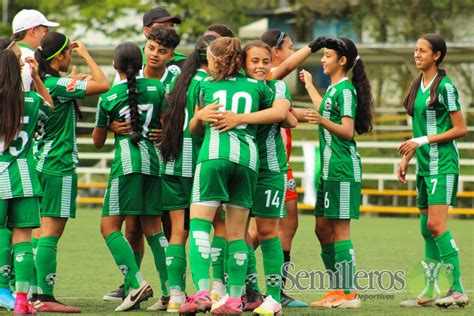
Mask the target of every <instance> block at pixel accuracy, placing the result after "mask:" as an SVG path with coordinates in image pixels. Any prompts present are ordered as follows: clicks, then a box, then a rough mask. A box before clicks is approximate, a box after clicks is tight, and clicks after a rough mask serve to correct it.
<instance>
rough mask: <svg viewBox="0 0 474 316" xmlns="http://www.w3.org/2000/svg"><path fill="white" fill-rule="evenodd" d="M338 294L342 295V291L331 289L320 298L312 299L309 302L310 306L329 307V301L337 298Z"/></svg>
mask: <svg viewBox="0 0 474 316" xmlns="http://www.w3.org/2000/svg"><path fill="white" fill-rule="evenodd" d="M340 295H344V292H343V291H341V290H332V291H329V292H327V293H326V294H325V295H324V296H323V298H322V299H320V300H319V301H314V302H312V303H311V304H310V306H311V307H325V308H330V307H331V303H332V302H333V301H334V300H335V299H336V298H338V297H339V296H340Z"/></svg>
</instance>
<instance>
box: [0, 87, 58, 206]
mask: <svg viewBox="0 0 474 316" xmlns="http://www.w3.org/2000/svg"><path fill="white" fill-rule="evenodd" d="M24 95H25V103H24V111H23V118H22V127H21V131H20V132H19V133H18V135H17V137H16V138H15V140H14V141H13V142H12V143H11V145H10V146H9V147H8V148H4V142H3V138H1V137H0V199H2V200H3V199H11V198H19V197H36V196H40V195H42V190H41V185H40V182H39V180H38V176H37V174H36V170H35V161H34V158H33V138H34V136H35V130H36V129H37V126H38V125H41V124H39V123H40V122H44V121H46V119H47V117H48V115H50V113H51V110H50V107H49V104H48V103H46V102H45V101H44V99H43V98H42V97H41V96H40V95H39V94H37V93H36V92H34V91H29V92H25V93H24Z"/></svg>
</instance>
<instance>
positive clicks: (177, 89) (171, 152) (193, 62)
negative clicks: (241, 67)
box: [160, 35, 216, 162]
mask: <svg viewBox="0 0 474 316" xmlns="http://www.w3.org/2000/svg"><path fill="white" fill-rule="evenodd" d="M215 39H216V37H215V36H213V35H206V36H201V37H200V38H199V39H198V41H197V42H196V46H195V47H194V51H193V52H192V53H191V55H189V56H188V58H186V60H185V61H184V64H183V66H182V67H181V69H182V71H181V74H180V75H179V76H178V78H177V79H176V83H175V85H174V88H173V90H172V91H171V93H170V94H169V97H168V103H169V107H168V110H167V111H166V112H165V114H164V115H163V139H162V141H161V145H160V151H161V156H162V157H163V160H164V161H166V162H169V161H173V160H176V159H177V158H178V156H179V153H180V152H181V148H182V147H183V126H184V120H185V117H184V114H185V110H186V101H187V93H188V88H189V85H190V83H191V80H192V79H193V77H194V75H195V74H196V71H197V70H198V69H199V67H201V66H202V65H207V59H206V49H207V47H208V45H209V43H210V42H212V41H213V40H215Z"/></svg>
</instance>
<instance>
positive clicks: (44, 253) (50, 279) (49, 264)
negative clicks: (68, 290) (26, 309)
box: [30, 236, 59, 296]
mask: <svg viewBox="0 0 474 316" xmlns="http://www.w3.org/2000/svg"><path fill="white" fill-rule="evenodd" d="M58 241H59V237H57V236H47V237H41V238H40V239H38V245H37V248H36V275H37V283H38V294H44V295H51V296H54V283H55V282H56V267H57V260H56V256H57V250H58ZM30 281H31V280H30Z"/></svg>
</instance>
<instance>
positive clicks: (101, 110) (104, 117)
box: [95, 96, 110, 128]
mask: <svg viewBox="0 0 474 316" xmlns="http://www.w3.org/2000/svg"><path fill="white" fill-rule="evenodd" d="M103 100H104V98H103V96H100V97H99V102H98V103H97V112H96V113H95V126H97V127H100V128H107V127H108V126H109V122H110V117H109V114H108V112H107V110H106V109H105V107H104V105H105V104H104V101H103ZM105 100H106V99H105Z"/></svg>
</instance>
